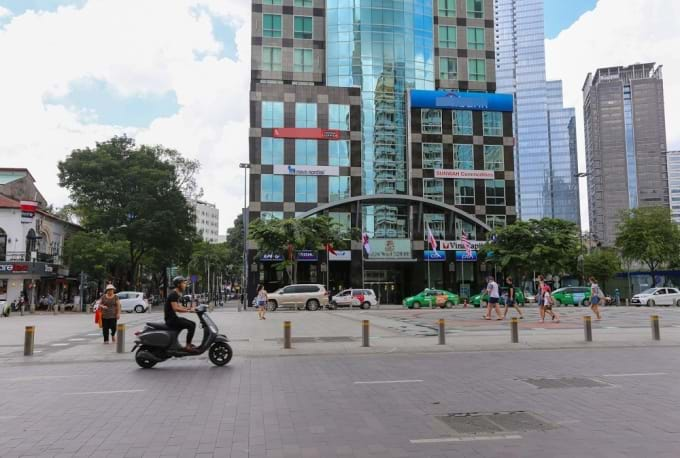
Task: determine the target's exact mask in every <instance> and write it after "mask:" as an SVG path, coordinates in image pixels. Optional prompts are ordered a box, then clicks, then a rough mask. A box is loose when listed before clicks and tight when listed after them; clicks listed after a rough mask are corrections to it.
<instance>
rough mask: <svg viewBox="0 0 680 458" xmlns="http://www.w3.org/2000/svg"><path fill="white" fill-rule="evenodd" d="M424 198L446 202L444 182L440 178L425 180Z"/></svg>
mask: <svg viewBox="0 0 680 458" xmlns="http://www.w3.org/2000/svg"><path fill="white" fill-rule="evenodd" d="M423 197H424V198H426V199H430V200H438V201H440V202H444V180H442V179H439V178H425V179H424V180H423Z"/></svg>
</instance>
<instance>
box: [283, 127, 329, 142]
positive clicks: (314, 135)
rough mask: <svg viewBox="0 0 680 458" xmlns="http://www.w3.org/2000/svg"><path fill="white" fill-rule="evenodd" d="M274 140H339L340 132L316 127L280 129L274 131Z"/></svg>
mask: <svg viewBox="0 0 680 458" xmlns="http://www.w3.org/2000/svg"><path fill="white" fill-rule="evenodd" d="M274 138H301V139H308V140H339V139H340V131H339V130H337V129H318V128H314V127H278V128H275V129H274Z"/></svg>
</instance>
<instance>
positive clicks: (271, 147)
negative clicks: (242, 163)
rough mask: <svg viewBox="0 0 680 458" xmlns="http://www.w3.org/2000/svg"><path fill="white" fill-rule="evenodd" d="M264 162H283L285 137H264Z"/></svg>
mask: <svg viewBox="0 0 680 458" xmlns="http://www.w3.org/2000/svg"><path fill="white" fill-rule="evenodd" d="M261 162H262V163H263V164H283V139H282V138H271V137H262V160H261Z"/></svg>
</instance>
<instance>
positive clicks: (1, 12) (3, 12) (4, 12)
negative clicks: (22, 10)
mask: <svg viewBox="0 0 680 458" xmlns="http://www.w3.org/2000/svg"><path fill="white" fill-rule="evenodd" d="M11 15H12V12H11V11H10V10H8V9H7V8H4V7H2V6H0V18H1V17H9V16H11Z"/></svg>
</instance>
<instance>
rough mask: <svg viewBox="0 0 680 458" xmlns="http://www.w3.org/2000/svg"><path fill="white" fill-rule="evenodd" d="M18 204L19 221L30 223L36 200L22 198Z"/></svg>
mask: <svg viewBox="0 0 680 458" xmlns="http://www.w3.org/2000/svg"><path fill="white" fill-rule="evenodd" d="M19 205H20V206H21V223H22V224H30V223H32V222H33V217H34V216H35V212H36V210H37V209H38V202H33V201H31V200H22V201H21V202H20V203H19Z"/></svg>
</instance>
